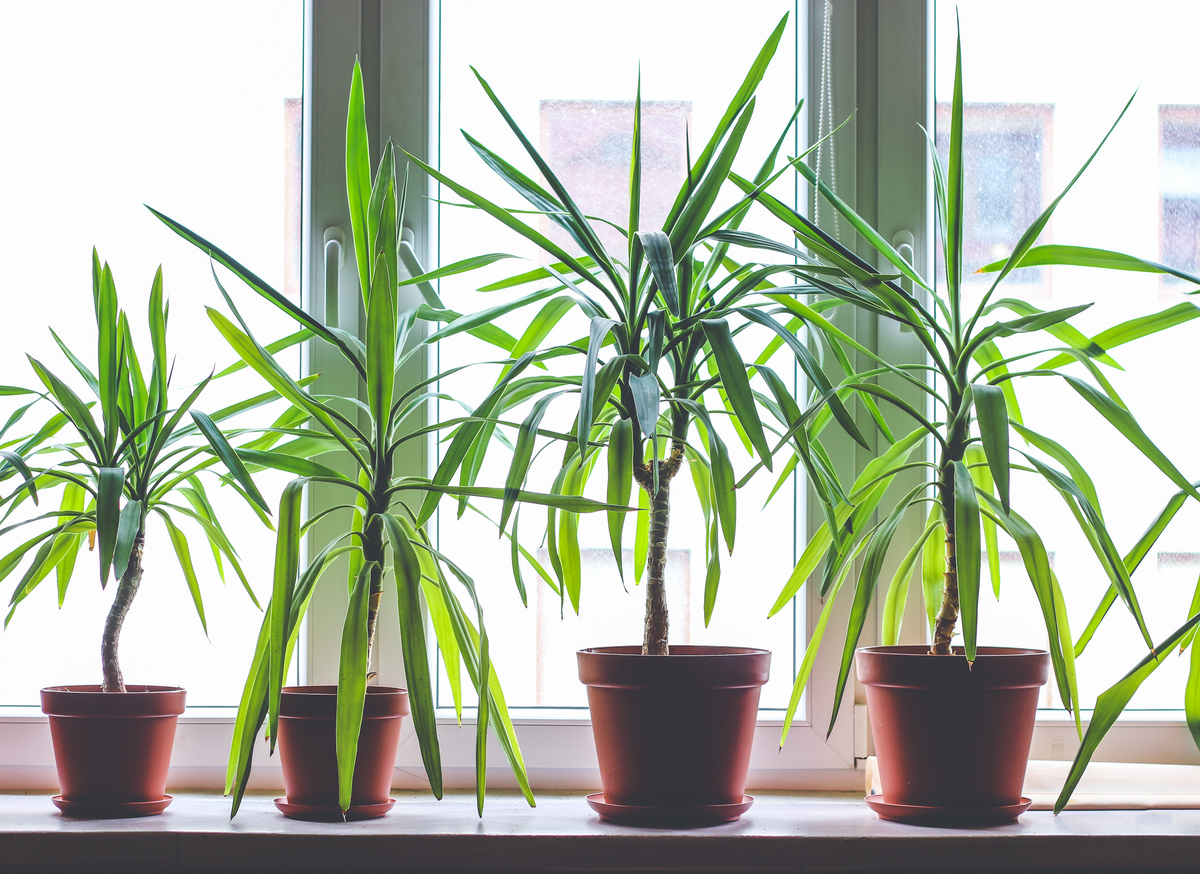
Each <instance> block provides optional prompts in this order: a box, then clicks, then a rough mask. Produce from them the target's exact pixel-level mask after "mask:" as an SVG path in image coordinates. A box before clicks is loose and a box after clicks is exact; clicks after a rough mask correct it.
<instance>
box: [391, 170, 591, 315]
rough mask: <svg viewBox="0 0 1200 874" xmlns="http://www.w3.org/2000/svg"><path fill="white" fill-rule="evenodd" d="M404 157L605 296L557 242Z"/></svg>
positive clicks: (584, 269)
mask: <svg viewBox="0 0 1200 874" xmlns="http://www.w3.org/2000/svg"><path fill="white" fill-rule="evenodd" d="M404 154H405V155H407V156H408V159H409V160H410V161H411V162H412V163H414V164H416V165H417V166H418V167H420V168H421V169H422V170H424V171H425V172H426V173H428V174H429V176H430V177H431V178H433V179H435V180H437V181H438V182H440V183H442V184H443V185H445V186H446V187H447V188H449V189H450V190H451V191H453V192H454V193H455V194H457V195H458V196H459V197H461V198H463V199H464V200H466V201H468V202H469V203H472V204H474V205H475V206H477V207H479V208H480V209H482V210H483V211H484V212H486V213H487V214H488V215H490V216H492V218H494V219H496V220H497V221H499V222H500V223H501V224H503V225H505V226H506V227H508V228H510V229H512V230H514V231H516V232H517V233H518V234H520V235H521V236H523V237H524V238H525V239H527V240H529V241H530V242H532V243H534V244H535V245H537V246H538V247H539V248H541V249H544V250H545V251H546V252H549V253H550V255H551V257H553V258H556V259H557V260H559V261H561V262H563V263H564V264H565V265H566V266H568V267H570V268H571V270H573V271H574V272H575V274H576V275H577V276H579V277H580V278H581V279H583V280H584V281H586V282H590V283H591V284H593V285H595V286H597V287H598V288H600V289H602V290H603V291H604V293H605V294H608V293H609V290H608V288H607V287H606V286H605V285H604V283H603V282H601V281H600V280H599V279H597V278H596V276H595V275H594V274H593V273H592V272H591V271H590V270H588V269H587V267H585V266H584V265H583V264H582V263H580V261H579V259H577V258H575V257H574V256H572V255H569V254H568V253H567V251H566V250H565V249H563V248H562V247H561V246H559V245H558V244H557V243H555V242H553V241H552V240H550V238H548V237H546V236H545V235H544V234H541V233H539V232H538V231H536V230H534V229H533V228H531V227H530V226H529V225H527V224H525V222H523V221H521V220H520V219H518V218H517V217H516V216H514V215H513V214H512V213H511V212H510V211H509V210H506V209H505V208H504V207H502V206H498V205H497V204H495V203H492V202H491V201H490V200H488V199H487V198H485V197H483V196H482V195H479V194H476V193H475V192H474V191H472V190H471V189H469V188H466V187H464V186H462V185H459V184H458V183H457V182H455V181H454V180H453V179H450V178H449V177H448V176H446V175H445V174H444V173H442V172H440V171H439V170H438V169H437V168H436V167H433V166H431V165H429V164H427V163H425V162H424V161H422V160H421V159H420V158H418V157H416V156H415V155H413V154H412V153H411V152H405V153H404ZM543 266H544V265H543Z"/></svg>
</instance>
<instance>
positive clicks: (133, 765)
mask: <svg viewBox="0 0 1200 874" xmlns="http://www.w3.org/2000/svg"><path fill="white" fill-rule="evenodd" d="M127 689H128V691H126V692H124V693H120V692H101V691H100V687H99V686H50V687H48V688H46V689H42V712H43V713H45V714H47V715H48V716H49V717H50V737H51V740H53V742H54V762H55V765H56V766H57V769H58V783H59V786H60V787H61V788H62V794H61V795H57V796H55V798H54V803H55V804H56V805H57V806H58V807H59V809H60V810H62V811H63V812H64V813H66V814H68V815H70V816H83V817H95V818H109V817H118V816H148V815H150V814H154V813H162V811H163V810H165V809H166V807H167V805H168V804H170V803H171V797H170V796H169V795H166V794H165V791H166V788H167V769H168V768H169V767H170V765H171V747H172V746H173V745H174V743H175V723H176V722H177V720H178V719H179V714H181V713H183V708H184V699H185V698H186V697H187V692H185V691H184V690H183V689H180V688H177V687H174V686H128V687H127Z"/></svg>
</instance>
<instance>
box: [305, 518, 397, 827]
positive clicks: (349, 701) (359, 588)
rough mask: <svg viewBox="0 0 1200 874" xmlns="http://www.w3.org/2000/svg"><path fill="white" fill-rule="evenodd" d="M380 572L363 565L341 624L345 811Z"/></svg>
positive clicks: (339, 731) (338, 726) (340, 755)
mask: <svg viewBox="0 0 1200 874" xmlns="http://www.w3.org/2000/svg"><path fill="white" fill-rule="evenodd" d="M281 516H282V513H281ZM378 571H379V564H378V563H377V562H373V561H369V562H366V563H364V564H363V566H362V568H361V569H360V570H359V572H358V579H356V580H355V581H354V588H353V589H352V590H351V592H350V604H349V606H348V607H347V609H346V620H345V622H344V623H343V625H342V646H341V656H340V658H339V660H338V683H337V717H336V721H335V725H334V737H335V741H334V743H335V747H336V753H337V770H338V806H339V807H340V808H341V809H342V811H343V813H344V812H345V811H347V810H349V809H350V800H351V797H352V795H353V791H354V762H355V760H356V759H357V758H358V735H359V732H360V731H361V730H362V718H363V707H364V706H365V705H366V701H367V654H368V649H367V648H368V641H367V602H368V601H369V600H370V597H371V577H372V576H373V575H374V574H376V573H378Z"/></svg>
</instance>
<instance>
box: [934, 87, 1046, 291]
mask: <svg viewBox="0 0 1200 874" xmlns="http://www.w3.org/2000/svg"><path fill="white" fill-rule="evenodd" d="M937 113H938V115H937V148H938V154H939V156H940V157H941V160H942V166H943V168H945V166H946V156H947V154H948V153H949V148H950V104H949V103H939V104H938V107H937ZM1053 120H1054V108H1053V106H1051V105H1047V104H1038V103H968V104H966V105H965V106H964V107H963V152H964V160H965V162H966V166H967V172H966V179H965V184H966V188H965V190H964V192H963V196H964V199H965V207H966V209H965V212H966V239H965V240H964V243H963V259H964V263H963V270H964V274H965V275H964V279H966V280H967V281H968V282H970V281H971V280H972V275H971V274H972V273H974V271H975V270H977V269H979V268H980V267H982V266H983V265H984V264H990V263H991V262H993V261H997V260H999V259H1001V258H1004V257H1007V255H1008V253H1009V252H1011V251H1012V250H1013V246H1015V245H1016V243H1017V240H1018V239H1019V238H1020V236H1021V233H1022V232H1023V231H1024V230H1025V229H1026V228H1027V227H1029V225H1030V224H1032V223H1033V221H1034V220H1035V219H1036V218H1037V217H1038V215H1039V214H1040V213H1041V211H1042V210H1043V209H1044V208H1045V204H1046V203H1047V202H1048V197H1047V196H1046V195H1047V192H1046V184H1047V182H1048V180H1049V178H1050V157H1051V154H1050V145H1051V138H1052V137H1051V135H1052V123H1053ZM1045 236H1047V235H1045V234H1044V235H1043V237H1045ZM1042 242H1048V241H1047V240H1046V239H1043V240H1042ZM942 257H943V256H942V252H941V250H940V249H939V250H938V263H939V268H938V275H939V276H941V275H943V274H942V270H941V267H940V265H941V259H942ZM1043 273H1044V271H1043V270H1042V269H1040V268H1036V267H1033V268H1026V269H1024V270H1020V271H1017V272H1016V273H1015V274H1013V276H1012V277H1011V278H1010V279H1009V280H1007V281H1008V282H1019V283H1026V284H1028V285H1042V284H1043V283H1044V281H1045V277H1044V276H1043ZM978 281H979V282H981V283H982V281H983V280H982V279H979V280H978ZM1027 291H1028V292H1031V293H1030V295H1029V296H1031V297H1043V296H1047V295H1048V293H1049V292H1048V290H1046V291H1044V292H1041V293H1039V291H1037V290H1033V289H1028V290H1027Z"/></svg>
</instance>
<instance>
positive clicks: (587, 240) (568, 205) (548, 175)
mask: <svg viewBox="0 0 1200 874" xmlns="http://www.w3.org/2000/svg"><path fill="white" fill-rule="evenodd" d="M471 72H472V73H474V74H475V78H476V79H477V80H478V81H479V84H480V85H481V86H482V87H483V90H484V92H485V93H486V94H487V96H488V99H490V100H491V101H492V105H493V106H495V107H496V109H497V110H498V111H499V112H500V115H501V116H503V118H504V120H505V121H506V122H507V123H508V126H509V129H510V130H512V132H513V133H514V134H516V136H517V139H518V140H520V142H521V145H522V146H524V147H525V152H526V153H527V154H528V155H529V157H530V158H532V159H533V162H534V164H535V165H537V168H538V171H539V172H540V173H541V174H542V178H544V179H545V180H546V183H547V184H548V185H549V186H550V188H551V190H552V191H553V192H554V193H555V195H557V197H558V200H559V201H560V202H561V203H562V207H563V208H562V209H561V210H552V213H558V216H557V217H556V218H555V221H556V222H557V223H558V224H560V225H562V226H564V227H566V229H567V230H568V231H569V232H570V233H571V236H572V237H574V238H575V241H576V242H577V243H578V244H579V246H580V248H581V249H583V250H584V252H586V253H587V254H588V255H590V256H591V257H592V258H593V259H595V261H596V263H597V264H599V265H600V266H601V268H602V269H603V270H604V272H605V273H607V274H608V275H609V277H610V278H611V279H612V280H613V282H614V284H615V285H616V286H617V287H618V288H620V287H622V283H621V279H620V276H619V274H618V273H617V272H616V270H615V268H614V267H613V265H612V260H611V259H610V258H609V256H608V253H607V252H606V251H605V249H604V244H603V243H602V242H601V241H600V237H599V236H598V235H597V234H596V231H595V230H594V229H593V228H592V225H591V223H590V222H589V221H588V220H587V218H586V216H584V214H583V211H582V210H580V209H579V207H578V206H576V204H575V201H574V200H573V199H572V198H571V195H570V193H569V192H568V191H567V189H566V187H565V186H564V185H563V184H562V183H561V182H560V181H559V180H558V177H557V176H555V175H554V171H553V170H551V169H550V165H549V164H547V163H546V160H545V159H544V158H543V157H542V156H541V155H540V154H539V153H538V150H537V149H536V148H535V147H534V145H533V143H532V142H530V141H529V138H528V137H527V136H525V133H524V132H523V131H522V130H521V128H520V126H519V125H518V124H517V123H516V121H515V120H514V119H513V117H512V116H511V115H510V114H509V112H508V110H507V109H505V108H504V104H502V103H501V102H500V99H499V98H498V97H497V96H496V94H495V92H493V91H492V88H491V86H490V85H488V83H487V81H486V80H484V78H483V77H482V76H480V75H479V71H478V70H476V69H475V68H474V67H472V68H471ZM464 136H465V133H464ZM467 141H468V142H469V143H470V144H471V145H472V146H473V147H476V146H478V145H479V144H478V143H476V142H475V141H474V140H473V139H472V138H471V137H469V136H468V137H467ZM476 152H477V153H479V152H480V148H476ZM481 154H482V153H481ZM493 169H496V170H497V171H498V172H499V171H500V168H499V167H497V166H496V165H494V164H493ZM500 175H501V176H502V177H504V178H505V180H506V181H508V182H510V184H512V179H511V178H510V176H509V174H507V173H503V172H501V174H500ZM514 187H515V188H516V189H517V190H518V191H520V192H521V194H522V195H523V196H525V197H527V198H529V195H528V194H527V190H528V188H529V185H527V184H519V185H514ZM546 199H547V198H545V197H540V198H529V200H530V202H532V203H533V204H534V205H535V206H537V207H538V208H539V209H544V207H543V203H542V202H544V201H545V200H546ZM550 205H555V204H553V202H551V204H550ZM564 211H565V212H566V215H562V213H563V212H564ZM568 219H569V220H568ZM563 260H566V259H563Z"/></svg>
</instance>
